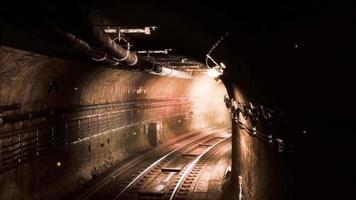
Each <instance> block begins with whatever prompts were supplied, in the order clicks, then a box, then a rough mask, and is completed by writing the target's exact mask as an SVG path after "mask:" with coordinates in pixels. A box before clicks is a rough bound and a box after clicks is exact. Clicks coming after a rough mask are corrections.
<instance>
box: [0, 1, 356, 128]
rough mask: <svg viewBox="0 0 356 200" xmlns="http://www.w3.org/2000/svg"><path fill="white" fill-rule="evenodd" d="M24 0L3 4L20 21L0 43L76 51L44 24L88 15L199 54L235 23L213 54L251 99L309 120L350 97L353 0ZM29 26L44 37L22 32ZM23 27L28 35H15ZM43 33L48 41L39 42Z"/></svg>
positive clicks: (141, 41) (151, 43) (70, 23)
mask: <svg viewBox="0 0 356 200" xmlns="http://www.w3.org/2000/svg"><path fill="white" fill-rule="evenodd" d="M21 5H22V6H21V7H19V6H17V5H16V4H14V5H9V6H4V7H2V8H1V9H2V10H3V11H5V12H2V17H1V19H2V22H6V23H5V24H4V27H10V29H11V27H12V28H13V29H17V30H18V27H19V26H20V27H21V26H22V28H20V29H19V30H18V31H15V32H11V31H10V33H11V34H7V32H6V30H3V29H2V32H3V33H2V43H3V44H5V45H8V46H13V47H19V48H22V49H27V50H32V51H39V52H46V53H47V54H50V55H52V56H62V57H72V58H73V59H78V56H75V55H72V54H68V53H66V51H65V50H63V49H61V48H62V47H61V45H60V44H61V43H60V42H58V40H57V38H56V37H54V36H53V35H51V33H50V32H47V29H46V26H45V24H46V23H48V21H54V22H56V23H57V24H60V25H61V26H63V27H66V28H68V29H71V30H72V31H73V32H80V31H81V26H82V25H83V24H85V21H86V20H87V19H88V18H90V19H91V20H92V21H94V23H95V24H97V25H103V24H108V23H109V24H115V25H120V26H122V25H123V26H147V25H149V26H157V27H158V29H157V30H156V31H154V32H153V33H152V35H151V36H148V37H133V38H131V40H132V41H133V44H134V47H133V48H136V49H138V50H139V49H162V48H172V49H173V51H172V53H171V54H172V55H174V56H183V57H187V58H189V59H192V60H194V61H200V62H203V61H204V58H205V54H206V53H207V52H208V51H209V49H210V48H211V46H212V45H213V44H214V43H215V42H216V41H217V40H218V39H219V38H220V37H221V36H222V35H224V34H225V33H226V32H227V31H229V30H231V29H232V27H235V32H234V33H233V34H232V35H231V36H230V37H229V38H228V39H226V40H225V41H224V42H223V43H222V44H221V45H220V46H219V47H218V48H217V49H216V50H215V51H214V52H213V56H215V58H216V59H217V60H219V61H224V63H225V64H226V65H227V66H228V69H227V73H230V74H233V77H234V80H235V82H236V83H238V84H239V85H241V86H242V87H243V88H245V90H246V91H248V92H249V93H251V94H250V96H252V97H253V98H254V100H255V101H256V102H261V103H264V104H267V105H270V106H271V107H279V108H281V109H285V110H289V111H291V112H294V113H295V115H296V116H304V114H303V112H309V113H310V115H309V116H311V117H310V119H308V120H309V121H312V119H313V118H314V117H315V116H319V114H318V113H320V112H322V113H324V114H326V112H329V111H325V110H324V109H323V108H324V107H325V106H327V105H328V102H327V101H324V99H328V98H330V95H331V96H336V97H335V98H333V99H334V101H335V104H341V103H343V101H344V100H340V99H346V101H347V104H352V102H353V99H352V98H346V97H348V95H347V93H348V91H349V90H350V89H351V88H350V85H352V84H351V82H350V81H349V80H351V79H352V78H351V77H349V76H348V75H347V74H350V73H347V72H348V71H349V70H350V66H352V63H354V62H352V61H353V59H352V56H351V55H350V54H349V53H345V52H344V50H349V52H352V51H353V50H355V39H354V37H353V35H354V33H355V29H354V28H353V26H352V21H354V20H355V14H354V12H353V10H354V8H355V4H354V3H351V2H342V1H341V2H334V1H329V2H325V3H318V2H309V1H295V2H288V3H287V2H278V1H273V2H268V3H267V2H266V3H262V4H257V3H256V2H234V3H230V2H228V1H219V2H215V3H214V2H212V3H209V2H205V1H199V2H194V3H192V2H189V1H175V2H160V1H154V2H131V1H123V2H118V1H111V0H107V1H61V2H60V3H53V2H41V1H28V2H27V3H22V4H21ZM13 16H16V17H14V18H12V17H13ZM9 19H10V20H9ZM8 21H10V23H8ZM14 24H16V25H15V26H14ZM29 30H30V31H35V32H40V33H41V34H42V36H44V37H40V39H39V37H38V36H37V37H36V36H33V35H31V34H27V32H28V31H29ZM24 34H26V36H28V37H17V36H19V35H20V36H21V35H24ZM21 38H22V39H21ZM43 38H47V39H49V40H51V41H52V43H44V42H43ZM350 61H351V62H350ZM335 68H337V70H335ZM345 75H346V77H345ZM315 77H318V78H319V81H315ZM330 80H336V81H330ZM331 93H333V94H331ZM351 107H352V108H351V109H350V110H349V111H345V110H342V109H333V110H332V111H331V112H332V114H331V115H332V116H334V115H335V116H337V115H347V116H351V115H352V112H353V111H355V110H356V109H355V107H354V106H351ZM301 110H302V111H303V112H301ZM322 116H324V115H322ZM308 120H307V121H308Z"/></svg>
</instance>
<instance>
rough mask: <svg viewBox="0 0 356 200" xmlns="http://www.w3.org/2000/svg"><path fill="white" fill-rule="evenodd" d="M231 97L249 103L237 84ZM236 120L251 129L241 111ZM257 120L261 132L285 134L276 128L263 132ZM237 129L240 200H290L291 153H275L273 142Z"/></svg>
mask: <svg viewBox="0 0 356 200" xmlns="http://www.w3.org/2000/svg"><path fill="white" fill-rule="evenodd" d="M235 96H236V97H237V98H238V100H239V101H240V102H249V99H248V98H247V97H246V96H245V95H244V94H243V93H242V92H241V91H240V90H239V89H238V88H237V87H236V89H235ZM239 120H240V121H241V122H242V123H243V124H245V125H247V127H249V128H250V129H251V128H252V124H251V121H250V120H249V118H245V117H244V116H243V115H242V114H241V113H240V116H239ZM261 121H262V120H260V121H259V122H258V123H257V125H256V128H257V130H258V131H260V132H261V133H262V134H266V135H269V134H271V135H272V136H273V137H274V138H279V136H283V135H284V134H285V133H281V132H278V129H276V130H277V131H276V130H273V131H272V130H269V131H267V130H266V129H265V128H266V127H265V126H264V124H263V123H262V122H261ZM237 132H238V133H239V134H238V148H237V151H238V152H237V153H236V154H235V155H236V156H237V157H238V162H239V165H238V168H239V169H238V170H239V175H240V177H241V183H242V185H241V186H242V187H241V188H242V196H243V199H246V200H284V199H294V193H293V189H291V187H293V180H292V179H291V177H290V173H291V171H290V170H291V169H290V166H289V163H288V160H289V159H290V158H291V157H290V156H291V154H289V153H288V152H279V151H278V145H277V144H275V143H274V144H269V143H268V142H266V141H263V140H260V139H259V138H258V137H252V136H251V134H249V133H248V132H247V131H246V130H244V129H241V128H239V130H238V131H237ZM282 139H283V138H282ZM284 151H288V150H284ZM235 195H236V194H235ZM233 199H234V198H233Z"/></svg>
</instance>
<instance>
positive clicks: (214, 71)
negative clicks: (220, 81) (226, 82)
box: [205, 54, 226, 79]
mask: <svg viewBox="0 0 356 200" xmlns="http://www.w3.org/2000/svg"><path fill="white" fill-rule="evenodd" d="M209 61H210V62H212V63H213V64H214V67H210V66H209ZM205 63H206V66H207V67H208V68H209V70H208V72H207V74H208V76H209V77H212V78H215V79H216V78H218V77H219V76H221V75H222V74H223V73H224V69H225V68H226V66H225V65H224V63H222V62H221V63H220V65H219V64H218V63H217V62H216V61H215V60H214V59H213V58H212V57H211V56H210V55H209V54H207V55H206V60H205Z"/></svg>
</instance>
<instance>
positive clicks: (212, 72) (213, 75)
mask: <svg viewBox="0 0 356 200" xmlns="http://www.w3.org/2000/svg"><path fill="white" fill-rule="evenodd" d="M207 74H208V76H209V77H211V78H217V77H219V76H220V75H221V74H220V72H218V70H216V69H215V68H211V69H209V70H208V72H207Z"/></svg>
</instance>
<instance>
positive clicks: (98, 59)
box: [91, 54, 108, 62]
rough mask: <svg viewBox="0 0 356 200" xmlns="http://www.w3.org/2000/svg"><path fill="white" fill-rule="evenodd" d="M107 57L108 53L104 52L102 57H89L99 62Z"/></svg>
mask: <svg viewBox="0 0 356 200" xmlns="http://www.w3.org/2000/svg"><path fill="white" fill-rule="evenodd" d="M107 57H108V55H107V54H105V55H104V56H103V57H102V58H94V57H91V59H92V60H94V61H96V62H101V61H104V60H105V59H106V58H107Z"/></svg>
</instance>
